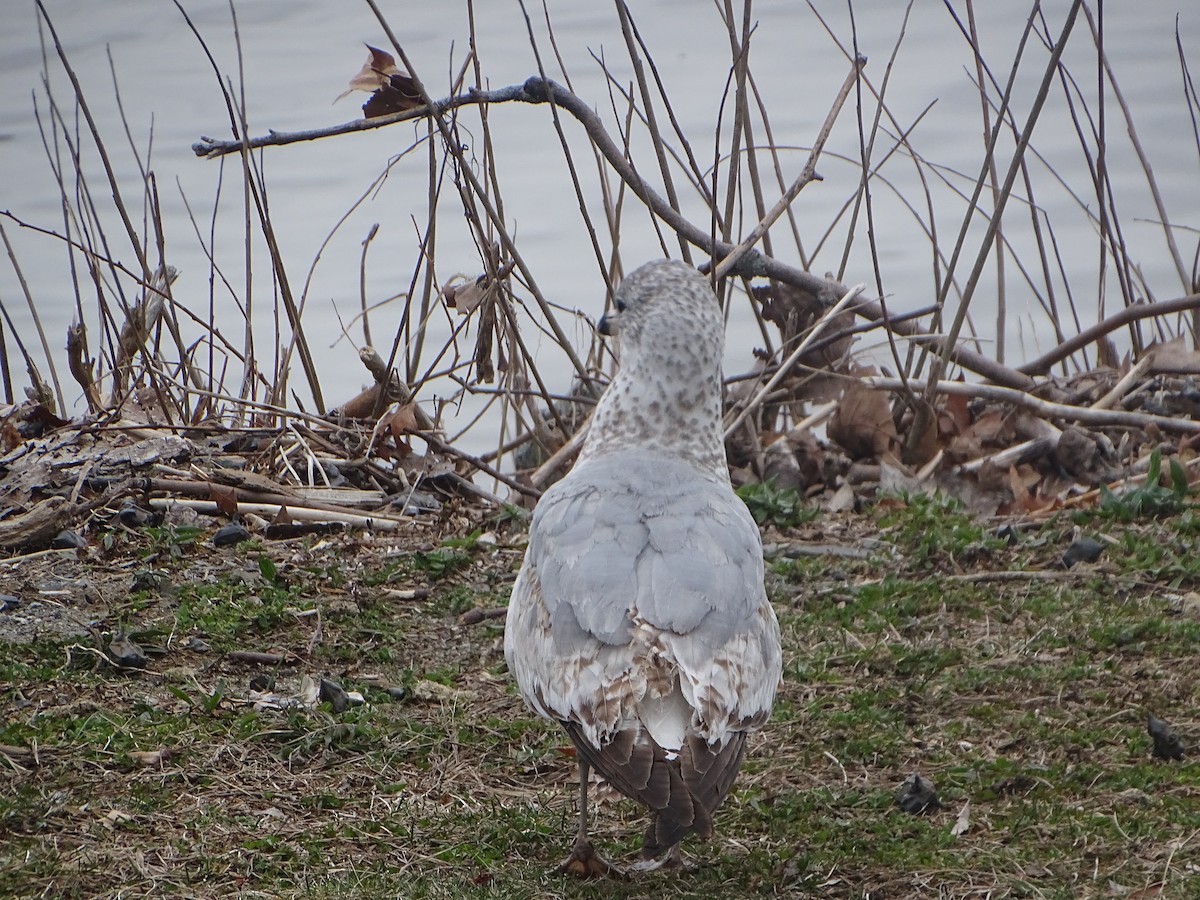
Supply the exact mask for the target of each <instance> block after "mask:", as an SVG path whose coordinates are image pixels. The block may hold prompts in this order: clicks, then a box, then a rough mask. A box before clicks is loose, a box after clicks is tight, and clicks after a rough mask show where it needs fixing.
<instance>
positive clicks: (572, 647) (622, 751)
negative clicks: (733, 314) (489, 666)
mask: <svg viewBox="0 0 1200 900" xmlns="http://www.w3.org/2000/svg"><path fill="white" fill-rule="evenodd" d="M615 307H616V308H615V311H613V312H610V313H609V314H608V315H606V316H605V317H604V318H602V319H601V320H600V323H599V328H600V331H601V333H602V334H609V335H611V334H615V333H617V332H618V331H619V333H620V339H619V350H620V367H619V370H618V372H617V374H616V376H615V377H614V378H613V381H612V384H611V385H609V388H608V390H607V391H605V393H604V396H603V397H602V398H601V399H600V402H599V404H598V405H597V407H596V410H595V413H594V415H593V416H592V421H591V426H590V430H589V432H588V435H587V438H586V441H585V443H584V447H583V450H582V451H581V452H580V455H579V459H578V461H577V462H576V464H575V466H574V468H573V469H572V470H571V472H570V474H568V475H567V476H566V477H565V478H564V479H562V481H560V482H558V483H557V484H555V485H554V486H553V487H551V488H550V489H549V490H548V491H546V493H545V495H544V496H543V497H542V498H541V500H540V501H539V503H538V505H537V508H536V509H535V511H534V514H533V521H532V524H531V526H530V531H529V547H528V550H527V551H526V554H525V562H524V565H523V566H522V568H521V571H520V574H519V575H518V576H517V580H516V583H515V584H514V586H513V593H512V600H511V602H510V603H509V609H508V622H507V627H506V630H505V636H504V652H505V656H506V658H507V660H508V666H509V669H510V671H511V672H512V674H513V676H514V677H515V679H516V682H517V686H518V688H519V689H520V693H521V696H522V697H523V698H524V699H525V702H526V703H527V704H528V705H529V706H530V707H531V708H532V709H533V710H534V711H535V712H537V713H538V714H540V715H542V716H545V717H546V718H549V719H554V720H556V721H558V722H561V723H562V725H563V726H564V727H565V728H566V730H567V733H568V734H569V735H570V737H571V741H572V742H573V743H574V744H575V747H576V751H577V758H578V761H579V786H580V787H579V798H580V799H579V803H580V809H579V830H578V834H577V836H576V840H575V845H574V847H573V849H572V852H571V855H570V856H569V857H567V859H566V861H565V862H564V863H563V864H562V866H560V870H563V871H568V872H572V873H574V874H578V875H601V874H622V873H621V872H620V870H618V869H616V868H615V867H613V866H611V865H610V864H609V863H607V862H606V861H605V860H604V859H603V858H601V857H600V855H599V854H597V853H596V852H595V851H594V850H593V848H592V845H591V842H590V841H589V839H588V831H587V786H588V773H589V770H590V769H595V770H596V771H597V772H599V773H600V775H602V776H603V777H604V778H605V779H606V780H607V781H608V782H609V783H610V784H612V785H613V786H614V787H616V788H617V790H619V791H620V792H621V793H623V794H625V795H626V796H628V797H631V798H633V799H635V800H638V801H640V802H641V803H643V804H644V805H645V806H647V807H648V808H649V809H650V811H651V815H652V821H651V823H650V825H649V827H648V828H647V829H646V834H645V838H644V841H643V845H642V857H643V859H642V861H641V862H640V863H638V864H637V865H636V868H641V869H648V868H657V867H659V866H667V865H679V864H680V863H681V862H682V857H681V854H680V850H679V842H680V841H681V840H682V839H683V838H684V837H685V836H686V835H688V834H689V833H691V832H696V833H697V834H699V835H701V836H702V837H708V836H709V835H710V834H711V833H712V816H713V812H714V811H715V810H716V808H717V807H718V806H719V805H720V803H721V801H722V800H723V799H724V798H725V795H726V794H727V793H728V792H729V789H730V787H731V786H732V785H733V780H734V777H735V776H736V774H737V771H738V768H739V766H740V765H741V762H742V756H743V754H744V752H745V745H746V735H747V733H748V732H750V731H753V730H755V729H757V728H759V727H761V726H762V725H763V724H764V723H765V722H766V721H767V719H768V718H769V716H770V713H771V703H772V701H773V700H774V697H775V689H776V687H777V686H778V683H779V677H780V670H781V653H780V646H779V624H778V622H777V621H776V619H775V613H774V611H773V610H772V609H771V605H770V603H769V602H768V601H767V597H766V591H765V589H764V587H763V557H762V542H761V539H760V537H759V533H758V528H757V526H756V525H755V524H754V520H753V519H752V518H751V516H750V513H749V512H748V511H747V509H746V506H745V504H743V503H742V501H741V500H740V499H739V498H738V497H737V495H736V494H734V492H733V488H732V487H731V485H730V483H729V471H728V468H727V465H726V461H725V444H724V440H723V437H722V429H721V355H722V350H723V346H724V322H723V319H722V315H721V310H720V307H719V305H718V303H717V299H716V297H715V296H714V294H713V292H712V290H711V288H710V287H709V286H708V283H707V282H706V281H705V279H704V278H703V276H701V275H700V273H699V272H697V271H696V270H695V269H693V268H691V267H690V266H688V265H685V264H684V263H680V262H672V261H668V260H660V261H656V262H651V263H648V264H646V265H644V266H642V267H641V268H639V269H637V270H636V271H635V272H633V273H631V274H630V275H629V276H628V277H626V278H625V280H624V281H623V282H622V284H621V286H620V288H619V289H618V291H617V294H616V302H615Z"/></svg>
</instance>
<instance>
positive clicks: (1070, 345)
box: [979, 294, 1200, 375]
mask: <svg viewBox="0 0 1200 900" xmlns="http://www.w3.org/2000/svg"><path fill="white" fill-rule="evenodd" d="M1193 309H1200V294H1188V295H1187V296H1186V297H1177V298H1175V299H1174V300H1163V301H1161V302H1156V303H1135V304H1133V305H1132V306H1126V307H1123V308H1122V309H1119V310H1117V312H1115V313H1113V314H1112V315H1111V316H1109V317H1108V318H1107V319H1104V320H1103V321H1101V322H1097V323H1096V324H1095V325H1093V326H1091V327H1090V328H1085V329H1084V330H1083V331H1081V332H1079V334H1077V335H1075V336H1074V337H1072V338H1068V339H1067V340H1065V341H1063V342H1062V343H1061V344H1059V345H1058V346H1057V347H1055V348H1054V349H1053V350H1051V351H1050V352H1048V353H1044V354H1042V355H1041V356H1039V357H1038V358H1037V359H1035V360H1033V361H1032V362H1027V363H1025V365H1023V366H1018V367H1017V371H1018V372H1020V373H1022V374H1024V375H1045V374H1046V373H1047V372H1049V371H1050V367H1051V366H1053V365H1054V364H1055V363H1057V362H1061V361H1062V360H1064V359H1066V358H1067V357H1068V356H1070V355H1071V354H1072V353H1074V352H1075V351H1076V350H1079V349H1081V348H1083V347H1086V346H1087V345H1088V344H1092V343H1095V342H1096V341H1098V340H1099V339H1100V338H1102V337H1104V336H1105V335H1106V334H1108V333H1109V332H1111V331H1116V330H1117V329H1118V328H1121V327H1123V326H1125V325H1128V324H1129V323H1130V322H1136V321H1137V320H1138V319H1149V318H1152V317H1155V316H1169V315H1171V314H1172V313H1181V312H1187V311H1189V310H1193ZM979 374H980V375H982V374H983V373H982V372H980V373H979Z"/></svg>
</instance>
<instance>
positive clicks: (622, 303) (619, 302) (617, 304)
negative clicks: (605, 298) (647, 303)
mask: <svg viewBox="0 0 1200 900" xmlns="http://www.w3.org/2000/svg"><path fill="white" fill-rule="evenodd" d="M613 306H615V307H616V308H617V312H619V313H623V312H625V301H624V300H616V301H614V302H613Z"/></svg>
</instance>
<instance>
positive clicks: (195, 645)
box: [183, 635, 212, 653]
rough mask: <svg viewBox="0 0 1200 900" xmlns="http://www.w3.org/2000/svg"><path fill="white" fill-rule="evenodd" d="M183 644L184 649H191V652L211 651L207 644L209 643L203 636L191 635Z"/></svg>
mask: <svg viewBox="0 0 1200 900" xmlns="http://www.w3.org/2000/svg"><path fill="white" fill-rule="evenodd" d="M183 646H184V647H185V648H186V649H188V650H191V651H192V652H193V653H211V652H212V647H211V646H210V645H209V643H208V642H207V641H205V640H204V639H203V638H198V637H196V636H195V635H192V636H191V637H190V638H188V639H187V643H185V644H184V645H183Z"/></svg>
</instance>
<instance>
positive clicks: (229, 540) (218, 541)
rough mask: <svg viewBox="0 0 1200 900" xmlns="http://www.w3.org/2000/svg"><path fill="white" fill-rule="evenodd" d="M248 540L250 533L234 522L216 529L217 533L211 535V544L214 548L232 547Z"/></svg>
mask: <svg viewBox="0 0 1200 900" xmlns="http://www.w3.org/2000/svg"><path fill="white" fill-rule="evenodd" d="M248 540H250V532H249V531H247V530H246V528H245V527H244V526H242V525H238V524H237V523H236V522H235V523H233V524H231V525H223V526H222V527H220V528H218V529H217V533H216V534H214V535H213V539H212V542H213V546H214V547H232V546H233V545H234V544H240V543H241V542H242V541H248Z"/></svg>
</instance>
